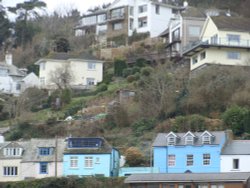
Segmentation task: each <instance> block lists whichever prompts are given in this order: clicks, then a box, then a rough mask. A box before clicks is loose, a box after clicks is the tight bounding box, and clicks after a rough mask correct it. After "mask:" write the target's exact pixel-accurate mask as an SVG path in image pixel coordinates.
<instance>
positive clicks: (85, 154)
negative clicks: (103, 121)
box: [63, 138, 120, 177]
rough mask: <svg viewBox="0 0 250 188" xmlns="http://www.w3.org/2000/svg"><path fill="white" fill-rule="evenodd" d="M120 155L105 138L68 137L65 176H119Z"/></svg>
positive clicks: (65, 154) (64, 167)
mask: <svg viewBox="0 0 250 188" xmlns="http://www.w3.org/2000/svg"><path fill="white" fill-rule="evenodd" d="M119 159H120V155H119V152H118V150H116V149H115V148H113V147H111V146H110V145H109V144H108V143H107V141H106V140H105V139H103V138H68V141H67V148H66V149H65V151H64V154H63V175H64V176H72V175H75V176H103V177H104V176H105V177H113V176H118V171H119Z"/></svg>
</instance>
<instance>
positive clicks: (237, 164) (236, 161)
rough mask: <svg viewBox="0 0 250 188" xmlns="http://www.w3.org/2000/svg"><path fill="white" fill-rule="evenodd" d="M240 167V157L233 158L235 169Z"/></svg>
mask: <svg viewBox="0 0 250 188" xmlns="http://www.w3.org/2000/svg"><path fill="white" fill-rule="evenodd" d="M238 169H239V159H233V170H238Z"/></svg>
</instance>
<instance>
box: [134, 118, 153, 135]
mask: <svg viewBox="0 0 250 188" xmlns="http://www.w3.org/2000/svg"><path fill="white" fill-rule="evenodd" d="M155 125H156V120H155V119H141V120H139V121H137V122H135V123H134V124H133V125H132V130H133V134H134V135H135V136H141V135H143V133H144V132H145V131H150V130H152V129H153V128H154V127H155Z"/></svg>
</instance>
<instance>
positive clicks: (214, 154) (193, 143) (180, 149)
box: [153, 131, 227, 173]
mask: <svg viewBox="0 0 250 188" xmlns="http://www.w3.org/2000/svg"><path fill="white" fill-rule="evenodd" d="M226 140H227V134H226V132H223V131H218V132H208V131H204V132H195V133H192V132H190V131H188V132H187V133H174V132H170V133H159V134H158V135H157V137H156V139H155V140H154V143H153V154H154V164H153V166H154V167H155V168H159V169H160V172H161V173H187V172H190V173H191V172H192V173H211V172H220V153H221V150H222V147H223V146H224V144H225V142H226Z"/></svg>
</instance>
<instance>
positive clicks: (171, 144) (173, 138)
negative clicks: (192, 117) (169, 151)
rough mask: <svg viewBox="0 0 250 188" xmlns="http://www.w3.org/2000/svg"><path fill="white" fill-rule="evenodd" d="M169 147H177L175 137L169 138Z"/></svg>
mask: <svg viewBox="0 0 250 188" xmlns="http://www.w3.org/2000/svg"><path fill="white" fill-rule="evenodd" d="M168 145H169V146H173V145H175V137H173V136H170V137H168Z"/></svg>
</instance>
